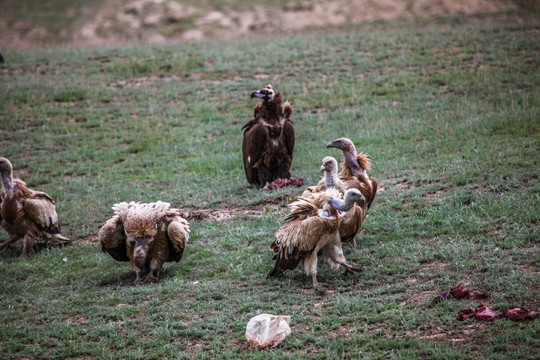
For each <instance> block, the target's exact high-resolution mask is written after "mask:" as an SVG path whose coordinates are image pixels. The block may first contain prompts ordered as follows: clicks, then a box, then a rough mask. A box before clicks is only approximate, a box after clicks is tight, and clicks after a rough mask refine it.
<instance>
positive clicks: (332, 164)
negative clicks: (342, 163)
mask: <svg viewBox="0 0 540 360" xmlns="http://www.w3.org/2000/svg"><path fill="white" fill-rule="evenodd" d="M337 170H338V165H337V160H336V159H334V158H333V157H331V156H327V157H325V158H324V159H323V160H322V165H321V172H327V173H330V174H334V173H336V174H337Z"/></svg>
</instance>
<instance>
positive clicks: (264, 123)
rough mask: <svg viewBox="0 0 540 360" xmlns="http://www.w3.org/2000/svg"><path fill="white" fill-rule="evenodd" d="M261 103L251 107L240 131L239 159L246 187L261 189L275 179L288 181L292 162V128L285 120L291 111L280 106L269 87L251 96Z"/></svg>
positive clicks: (287, 105)
mask: <svg viewBox="0 0 540 360" xmlns="http://www.w3.org/2000/svg"><path fill="white" fill-rule="evenodd" d="M251 97H252V98H254V97H256V98H259V99H262V102H261V103H259V104H257V105H256V106H255V109H254V111H253V119H252V120H251V121H249V122H248V123H247V124H246V125H244V126H243V127H242V130H244V139H243V141H242V155H243V158H244V170H245V172H246V178H247V181H248V183H250V184H255V185H257V187H259V188H260V187H261V186H264V187H265V188H266V187H267V186H268V184H270V183H271V182H272V181H274V180H276V179H279V178H281V179H290V178H291V173H290V171H289V168H290V167H291V163H292V160H293V151H294V127H293V123H292V122H291V120H289V118H290V116H291V113H292V111H293V108H292V106H291V104H289V102H285V103H283V97H282V96H281V93H280V92H278V93H276V92H274V89H273V88H272V85H266V86H265V87H264V88H262V89H261V90H257V91H254V92H253V93H251Z"/></svg>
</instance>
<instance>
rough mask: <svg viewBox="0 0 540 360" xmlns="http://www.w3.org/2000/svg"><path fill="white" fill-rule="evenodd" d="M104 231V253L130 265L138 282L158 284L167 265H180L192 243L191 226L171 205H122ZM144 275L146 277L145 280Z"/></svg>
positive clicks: (134, 203)
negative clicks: (167, 263) (190, 239)
mask: <svg viewBox="0 0 540 360" xmlns="http://www.w3.org/2000/svg"><path fill="white" fill-rule="evenodd" d="M113 210H114V213H115V215H114V216H113V217H112V218H111V219H109V220H108V221H107V222H106V223H105V225H103V226H102V227H101V229H100V230H99V233H98V239H99V241H100V243H101V250H102V251H103V252H107V253H109V255H111V256H112V257H113V258H114V259H115V260H117V261H129V263H130V264H131V267H132V269H133V270H134V271H135V273H136V274H137V278H136V279H135V282H156V281H157V280H158V276H159V274H160V272H161V267H162V265H163V263H164V262H166V261H176V262H178V261H180V259H181V258H182V254H183V253H184V249H185V248H186V244H187V242H188V239H189V224H188V222H187V220H186V219H184V218H183V217H182V216H181V214H180V210H179V209H174V208H171V206H170V204H169V203H166V202H161V201H158V202H155V203H148V204H141V203H138V202H133V201H132V202H130V203H129V204H128V203H126V202H121V203H119V204H115V205H114V207H113ZM143 275H144V276H143Z"/></svg>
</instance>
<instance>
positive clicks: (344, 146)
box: [326, 137, 356, 152]
mask: <svg viewBox="0 0 540 360" xmlns="http://www.w3.org/2000/svg"><path fill="white" fill-rule="evenodd" d="M326 147H327V148H336V149H340V150H343V151H354V152H356V147H355V146H354V144H353V142H352V141H351V140H350V139H347V138H344V137H343V138H339V139H336V140H334V141H330V142H329V143H328V144H326Z"/></svg>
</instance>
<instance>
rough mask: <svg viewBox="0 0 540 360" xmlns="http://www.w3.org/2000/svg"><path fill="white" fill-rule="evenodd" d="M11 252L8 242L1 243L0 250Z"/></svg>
mask: <svg viewBox="0 0 540 360" xmlns="http://www.w3.org/2000/svg"><path fill="white" fill-rule="evenodd" d="M6 249H7V250H11V249H12V247H11V242H10V241H9V240H8V241H6V242H3V243H2V244H0V250H6Z"/></svg>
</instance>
